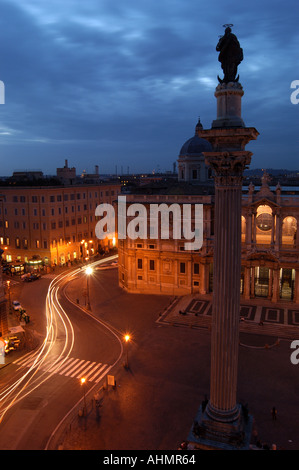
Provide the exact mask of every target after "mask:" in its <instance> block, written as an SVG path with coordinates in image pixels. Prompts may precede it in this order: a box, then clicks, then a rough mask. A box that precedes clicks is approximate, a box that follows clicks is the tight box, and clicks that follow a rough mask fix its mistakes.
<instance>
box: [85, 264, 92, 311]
mask: <svg viewBox="0 0 299 470" xmlns="http://www.w3.org/2000/svg"><path fill="white" fill-rule="evenodd" d="M85 273H86V291H87V308H88V310H91V307H90V298H89V276H91V274H92V273H93V269H92V267H91V266H87V268H86V269H85Z"/></svg>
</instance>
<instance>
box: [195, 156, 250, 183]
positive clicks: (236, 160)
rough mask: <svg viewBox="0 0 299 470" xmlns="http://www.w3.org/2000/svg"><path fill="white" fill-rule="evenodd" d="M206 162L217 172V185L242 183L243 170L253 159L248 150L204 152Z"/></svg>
mask: <svg viewBox="0 0 299 470" xmlns="http://www.w3.org/2000/svg"><path fill="white" fill-rule="evenodd" d="M203 153H204V156H205V161H206V164H207V165H209V166H210V167H211V168H212V169H213V170H214V172H215V184H217V185H223V186H227V185H229V186H230V185H231V186H235V185H241V184H242V181H243V172H244V170H245V168H247V167H248V165H249V164H250V161H251V155H252V153H251V152H248V151H246V150H238V151H233V152H229V151H222V152H203Z"/></svg>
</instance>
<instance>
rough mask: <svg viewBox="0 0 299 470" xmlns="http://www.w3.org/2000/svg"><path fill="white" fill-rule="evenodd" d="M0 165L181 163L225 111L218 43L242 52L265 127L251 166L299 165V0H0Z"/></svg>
mask: <svg viewBox="0 0 299 470" xmlns="http://www.w3.org/2000/svg"><path fill="white" fill-rule="evenodd" d="M0 6H1V8H0V37H1V42H0V80H2V82H3V83H4V85H5V104H1V105H0V143H1V147H0V152H1V172H0V175H2V176H3V175H5V176H10V175H11V174H12V172H13V171H15V170H38V169H40V170H42V171H43V172H44V174H55V173H56V168H57V167H62V166H64V161H65V159H68V162H69V166H75V167H76V169H77V174H80V173H81V172H82V171H83V170H86V171H87V172H89V173H91V172H94V167H95V165H99V171H100V173H113V172H115V168H116V166H117V169H118V172H119V173H120V172H121V168H122V169H123V172H124V173H125V172H126V171H127V169H128V167H129V171H130V173H133V172H142V171H144V172H150V171H153V170H155V171H158V170H160V171H165V170H172V165H173V162H175V161H177V158H178V155H179V151H180V148H181V147H182V145H183V143H184V142H185V141H186V140H187V139H189V138H190V137H192V135H193V134H194V129H195V125H196V123H197V120H198V116H200V118H201V122H202V124H203V126H204V128H210V127H211V124H212V121H213V120H214V119H215V118H216V99H215V97H214V91H215V88H216V86H217V84H218V81H217V75H220V76H222V70H221V65H220V63H219V62H218V53H217V52H216V44H217V42H218V37H219V35H221V34H223V33H224V28H223V24H225V23H232V24H233V25H234V26H233V32H234V33H235V34H236V35H237V37H238V39H239V41H240V45H241V47H242V48H243V51H244V60H243V62H242V63H241V65H240V66H239V69H238V72H239V74H240V83H241V84H242V86H243V88H244V92H245V94H244V96H243V98H242V117H243V120H244V121H245V124H246V126H248V127H255V128H256V129H257V130H258V131H259V133H260V136H259V137H258V140H257V141H253V142H251V143H250V144H249V145H248V146H247V147H246V148H247V149H248V150H251V151H252V152H253V157H252V162H251V168H261V167H262V168H265V167H267V168H288V169H291V170H292V169H298V170H299V158H298V157H299V152H298V147H299V145H298V144H299V132H298V124H299V104H298V105H294V104H292V103H291V100H290V96H291V93H292V91H293V90H291V88H290V86H291V82H292V81H294V80H299V69H298V54H299V28H298V18H299V4H298V0H287V1H284V2H282V1H278V0H271V1H270V0H262V1H261V0H251V1H250V2H240V1H238V2H237V1H231V0H227V1H225V2H223V1H220V0H209V1H205V2H203V1H201V0H159V1H157V0H113V1H112V0H86V1H77V0H63V1H61V0H59V1H58V0H51V1H45V0H9V1H1V0H0Z"/></svg>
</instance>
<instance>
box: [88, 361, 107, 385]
mask: <svg viewBox="0 0 299 470" xmlns="http://www.w3.org/2000/svg"><path fill="white" fill-rule="evenodd" d="M105 367H106V364H104V365H103V366H102V367H101V368H100V369H99V370H98V371H97V372H96V373H95V374H94V375H93V376H92V377H90V379H89V380H90V381H91V382H93V381H94V379H95V378H96V377H97V376H98V375H99V374H100V373H101V372H102V370H103V369H104V368H105Z"/></svg>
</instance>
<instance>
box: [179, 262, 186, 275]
mask: <svg viewBox="0 0 299 470" xmlns="http://www.w3.org/2000/svg"><path fill="white" fill-rule="evenodd" d="M180 273H181V274H185V273H186V263H180Z"/></svg>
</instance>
